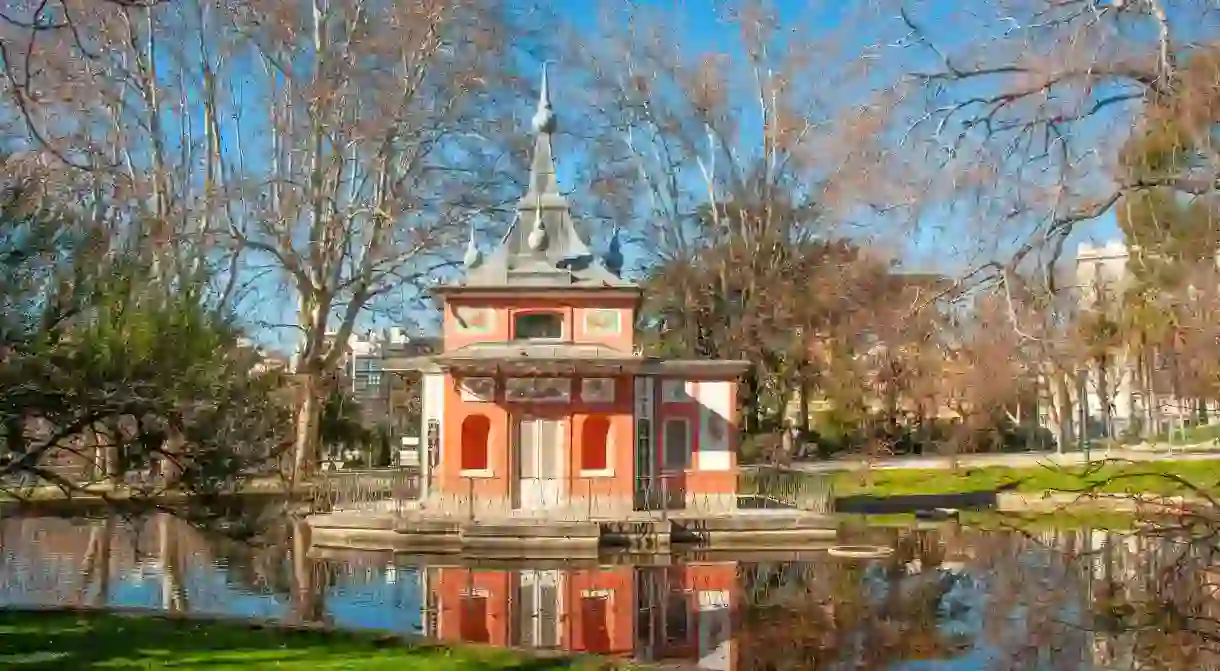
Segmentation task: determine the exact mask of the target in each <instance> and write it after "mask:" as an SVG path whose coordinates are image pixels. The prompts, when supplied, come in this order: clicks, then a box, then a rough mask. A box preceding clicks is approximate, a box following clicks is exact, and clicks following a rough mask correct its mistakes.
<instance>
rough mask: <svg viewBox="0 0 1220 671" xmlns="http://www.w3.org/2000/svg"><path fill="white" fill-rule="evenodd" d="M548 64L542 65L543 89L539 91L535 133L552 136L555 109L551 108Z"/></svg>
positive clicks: (535, 114) (535, 115)
mask: <svg viewBox="0 0 1220 671" xmlns="http://www.w3.org/2000/svg"><path fill="white" fill-rule="evenodd" d="M548 79H549V78H548V77H547V64H546V62H545V61H544V62H543V63H542V88H541V89H540V90H539V91H538V111H536V112H534V122H533V125H534V132H535V133H545V134H547V135H551V134H553V133H554V132H555V125H556V124H555V109H554V108H553V107H551V87H550V84H549V82H548Z"/></svg>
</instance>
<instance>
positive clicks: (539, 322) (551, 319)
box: [513, 312, 563, 340]
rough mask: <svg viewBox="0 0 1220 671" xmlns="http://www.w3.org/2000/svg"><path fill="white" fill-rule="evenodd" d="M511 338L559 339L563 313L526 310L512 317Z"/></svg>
mask: <svg viewBox="0 0 1220 671" xmlns="http://www.w3.org/2000/svg"><path fill="white" fill-rule="evenodd" d="M513 338H514V339H516V340H560V339H562V338H563V315H562V314H560V313H558V312H526V313H522V314H519V315H515V316H514V317H513Z"/></svg>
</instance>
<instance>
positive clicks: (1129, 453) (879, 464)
mask: <svg viewBox="0 0 1220 671" xmlns="http://www.w3.org/2000/svg"><path fill="white" fill-rule="evenodd" d="M1087 454H1088V460H1089V461H1100V460H1102V459H1125V460H1128V461H1203V460H1207V459H1220V446H1217V445H1216V444H1214V443H1212V442H1207V443H1200V444H1198V445H1182V446H1176V447H1174V448H1172V449H1170V448H1169V447H1168V446H1160V445H1154V446H1148V447H1141V448H1115V449H1111V450H1105V449H1096V450H1090V451H1089V452H1088V453H1087ZM1085 462H1086V458H1085V453H1083V452H1020V453H1015V454H1011V453H1010V454H966V455H961V456H959V457H958V458H957V467H958V468H984V467H989V466H1006V467H1009V468H1030V467H1034V466H1039V465H1043V464H1046V465H1056V466H1070V465H1073V464H1083V463H1085ZM953 466H954V462H953V460H952V459H950V458H949V457H939V456H938V457H923V456H912V457H891V458H886V459H876V460H873V461H872V462H871V463H868V464H867V466H866V462H865V461H863V460H861V459H837V460H832V461H795V462H792V464H791V466H790V468H792V469H795V470H800V471H805V472H807V473H833V472H836V471H850V470H859V469H861V468H865V467H870V468H875V469H895V468H917V469H949V468H953Z"/></svg>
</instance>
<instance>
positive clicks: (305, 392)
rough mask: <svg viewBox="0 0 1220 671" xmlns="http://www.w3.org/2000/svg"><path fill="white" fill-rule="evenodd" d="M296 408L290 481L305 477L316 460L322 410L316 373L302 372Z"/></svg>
mask: <svg viewBox="0 0 1220 671" xmlns="http://www.w3.org/2000/svg"><path fill="white" fill-rule="evenodd" d="M300 384H301V395H300V399H299V402H298V403H297V410H296V432H295V435H294V440H293V447H292V472H291V481H292V483H293V484H294V485H295V483H296V482H297V481H298V480H301V479H303V478H306V477H308V476H309V474H310V473H311V472H313V468H314V466H315V462H316V460H317V449H316V448H317V443H318V423H319V419H320V416H321V411H322V403H321V398H320V397H319V395H320V392H319V388H320V386H321V385H319V384H318V375H317V373H312V372H311V373H303V374H302V375H301V378H300Z"/></svg>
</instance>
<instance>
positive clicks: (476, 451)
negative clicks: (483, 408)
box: [461, 415, 491, 471]
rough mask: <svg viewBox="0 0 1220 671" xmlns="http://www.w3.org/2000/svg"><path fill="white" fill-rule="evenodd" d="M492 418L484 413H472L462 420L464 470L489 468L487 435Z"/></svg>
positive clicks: (462, 459)
mask: <svg viewBox="0 0 1220 671" xmlns="http://www.w3.org/2000/svg"><path fill="white" fill-rule="evenodd" d="M490 433H491V420H490V419H487V418H486V417H484V416H483V415H471V416H469V417H467V418H466V419H464V420H462V457H461V461H462V470H463V471H485V470H487V437H488V435H489V434H490Z"/></svg>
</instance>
